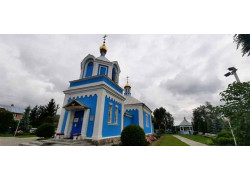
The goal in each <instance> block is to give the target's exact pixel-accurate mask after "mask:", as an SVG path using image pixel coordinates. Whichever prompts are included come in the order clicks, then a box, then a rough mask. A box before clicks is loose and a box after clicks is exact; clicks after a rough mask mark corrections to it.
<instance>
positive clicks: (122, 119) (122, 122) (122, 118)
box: [121, 102, 124, 132]
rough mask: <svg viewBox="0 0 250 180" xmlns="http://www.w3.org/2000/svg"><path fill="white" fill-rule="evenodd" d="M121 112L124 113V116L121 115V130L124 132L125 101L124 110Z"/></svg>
mask: <svg viewBox="0 0 250 180" xmlns="http://www.w3.org/2000/svg"><path fill="white" fill-rule="evenodd" d="M121 113H122V115H121V116H122V117H121V132H122V130H123V128H124V127H123V126H124V102H123V103H122V111H121Z"/></svg>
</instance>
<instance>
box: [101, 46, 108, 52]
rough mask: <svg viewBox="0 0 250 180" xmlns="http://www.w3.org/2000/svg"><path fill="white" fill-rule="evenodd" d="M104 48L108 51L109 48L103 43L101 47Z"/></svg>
mask: <svg viewBox="0 0 250 180" xmlns="http://www.w3.org/2000/svg"><path fill="white" fill-rule="evenodd" d="M102 49H103V50H106V51H107V50H108V48H107V47H106V46H105V44H103V45H102V46H101V47H100V50H102Z"/></svg>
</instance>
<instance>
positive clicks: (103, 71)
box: [98, 64, 108, 76]
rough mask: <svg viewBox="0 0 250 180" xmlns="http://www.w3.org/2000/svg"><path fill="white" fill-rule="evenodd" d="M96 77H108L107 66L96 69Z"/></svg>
mask: <svg viewBox="0 0 250 180" xmlns="http://www.w3.org/2000/svg"><path fill="white" fill-rule="evenodd" d="M98 75H106V76H108V66H104V65H100V64H99V67H98Z"/></svg>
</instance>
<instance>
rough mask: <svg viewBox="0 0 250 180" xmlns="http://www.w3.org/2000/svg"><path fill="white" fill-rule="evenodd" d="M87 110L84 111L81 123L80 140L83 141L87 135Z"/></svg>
mask: <svg viewBox="0 0 250 180" xmlns="http://www.w3.org/2000/svg"><path fill="white" fill-rule="evenodd" d="M89 112H90V110H89V109H85V110H84V117H83V123H82V132H81V134H82V135H81V138H82V139H84V138H85V137H86V134H87V127H88V122H89Z"/></svg>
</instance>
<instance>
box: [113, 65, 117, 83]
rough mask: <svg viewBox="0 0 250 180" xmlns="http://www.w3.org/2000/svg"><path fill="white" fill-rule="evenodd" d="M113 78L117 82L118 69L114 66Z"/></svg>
mask: <svg viewBox="0 0 250 180" xmlns="http://www.w3.org/2000/svg"><path fill="white" fill-rule="evenodd" d="M112 80H113V81H114V82H115V83H117V70H116V68H115V67H114V68H113V70H112Z"/></svg>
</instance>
